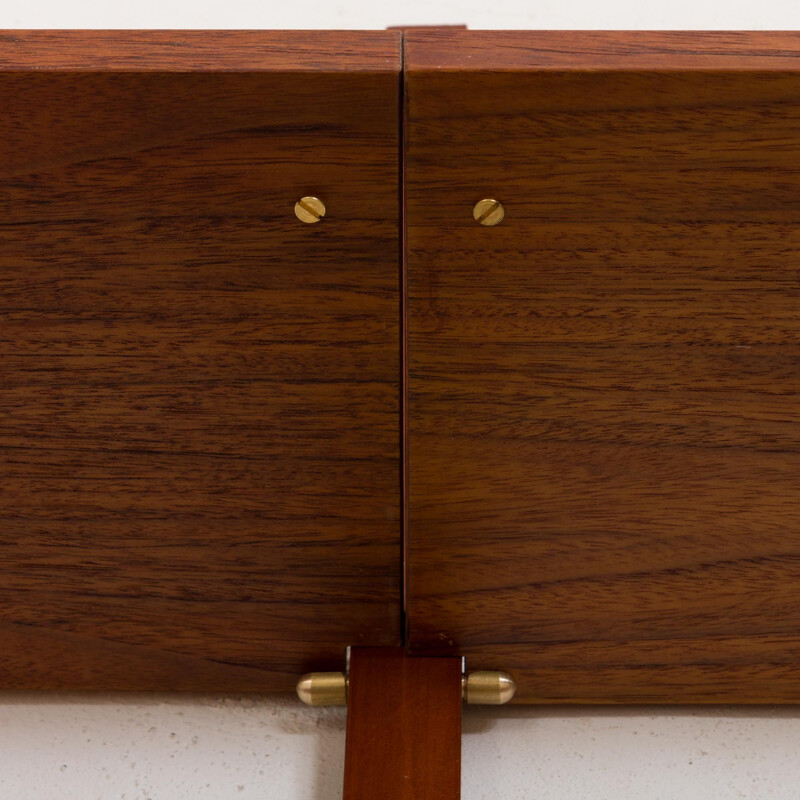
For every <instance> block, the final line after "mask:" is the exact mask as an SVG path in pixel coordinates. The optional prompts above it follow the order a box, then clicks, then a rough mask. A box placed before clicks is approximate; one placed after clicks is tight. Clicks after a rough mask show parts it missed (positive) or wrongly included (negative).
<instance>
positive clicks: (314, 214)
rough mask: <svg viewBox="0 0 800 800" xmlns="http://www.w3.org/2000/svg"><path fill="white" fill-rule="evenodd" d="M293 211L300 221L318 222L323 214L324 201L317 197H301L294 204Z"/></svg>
mask: <svg viewBox="0 0 800 800" xmlns="http://www.w3.org/2000/svg"><path fill="white" fill-rule="evenodd" d="M294 213H295V214H296V215H297V219H299V220H300V222H308V223H312V222H319V221H320V220H321V219H322V218H323V217H324V216H325V203H323V202H322V200H320V199H319V197H301V198H300V199H299V200H298V201H297V202H296V203H295V204H294Z"/></svg>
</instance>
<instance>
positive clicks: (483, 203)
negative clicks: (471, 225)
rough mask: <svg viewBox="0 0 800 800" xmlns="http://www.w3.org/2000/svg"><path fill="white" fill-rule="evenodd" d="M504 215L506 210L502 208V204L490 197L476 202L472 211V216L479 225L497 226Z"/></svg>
mask: <svg viewBox="0 0 800 800" xmlns="http://www.w3.org/2000/svg"><path fill="white" fill-rule="evenodd" d="M505 215H506V210H505V209H504V208H503V204H502V203H501V202H500V201H499V200H493V199H492V198H491V197H486V198H484V199H483V200H478V202H477V203H475V207H474V208H473V209H472V216H473V218H474V219H475V222H477V223H479V224H480V225H499V224H500V223H501V222H502V221H503V217H505Z"/></svg>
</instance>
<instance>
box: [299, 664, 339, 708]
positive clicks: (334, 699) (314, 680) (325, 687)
mask: <svg viewBox="0 0 800 800" xmlns="http://www.w3.org/2000/svg"><path fill="white" fill-rule="evenodd" d="M297 696H298V697H299V698H300V699H301V700H302V701H303V702H304V703H305V704H306V705H307V706H346V705H347V677H346V676H345V674H344V673H343V672H309V673H308V674H307V675H303V677H302V678H300V680H299V681H297Z"/></svg>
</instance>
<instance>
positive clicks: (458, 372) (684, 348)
mask: <svg viewBox="0 0 800 800" xmlns="http://www.w3.org/2000/svg"><path fill="white" fill-rule="evenodd" d="M406 42H407V46H406V68H407V108H408V112H407V113H408V118H407V123H406V136H407V141H408V143H409V144H408V154H407V169H406V192H407V208H406V219H407V237H408V244H407V247H408V315H409V319H408V328H409V333H408V336H409V340H408V370H409V386H408V404H409V419H408V426H409V464H408V469H409V559H410V561H409V585H408V593H409V635H410V646H411V648H412V650H413V651H414V652H428V653H430V652H458V653H463V654H465V655H466V656H467V663H468V666H469V667H470V668H472V669H479V668H498V669H508V670H510V671H511V672H512V673H513V674H514V676H515V677H516V679H517V680H518V683H519V687H520V689H519V692H518V695H517V700H518V701H521V702H644V701H646V702H797V701H800V666H798V663H799V662H798V647H800V594H798V591H797V587H798V580H800V506H799V505H798V503H797V498H798V488H800V482H798V475H800V369H799V368H798V364H800V147H799V146H798V145H800V71H798V70H800V63H798V52H800V38H798V37H797V35H796V34H774V35H773V34H754V35H749V34H748V35H744V34H720V35H713V36H712V35H706V34H702V35H695V34H683V35H677V34H611V33H608V34H575V33H570V34H544V33H538V34H533V33H531V34H523V33H517V34H513V35H509V34H507V33H504V32H503V33H485V34H482V33H470V32H463V31H462V32H459V31H455V32H453V31H450V32H447V31H445V32H442V31H439V32H435V31H433V32H428V31H426V32H415V33H408V34H407V35H406ZM481 197H496V198H498V199H499V200H501V201H502V202H503V203H504V205H505V209H506V218H505V221H504V222H503V223H502V224H501V225H499V226H497V227H494V228H485V227H481V226H479V225H476V224H475V223H474V222H473V220H472V217H471V208H472V205H473V204H474V203H475V202H476V201H477V200H478V199H480V198H481Z"/></svg>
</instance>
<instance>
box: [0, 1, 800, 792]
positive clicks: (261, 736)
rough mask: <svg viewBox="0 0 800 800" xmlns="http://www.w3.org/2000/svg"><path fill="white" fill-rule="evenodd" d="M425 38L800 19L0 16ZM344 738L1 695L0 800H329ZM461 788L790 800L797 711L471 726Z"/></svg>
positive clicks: (345, 10) (322, 7)
mask: <svg viewBox="0 0 800 800" xmlns="http://www.w3.org/2000/svg"><path fill="white" fill-rule="evenodd" d="M442 23H465V24H468V25H469V27H471V28H575V29H579V28H606V29H609V28H611V29H613V28H625V29H636V28H653V29H668V28H677V29H703V28H708V29H714V28H718V29H736V28H742V29H748V28H749V29H784V30H785V29H800V2H797V0H761V1H760V2H758V3H754V2H752V0H706V2H702V0H701V1H700V2H698V0H670V1H669V2H642V0H606V1H605V2H598V0H503V1H502V2H493V3H488V2H486V0H462V2H458V1H457V0H392V1H391V2H375V0H369V1H367V0H361V2H358V1H357V0H352V2H349V3H348V2H335V1H333V0H303V2H299V3H298V2H294V3H292V2H285V0H280V2H275V0H257V1H256V2H253V1H246V0H225V2H224V3H223V2H216V0H215V1H213V2H212V0H138V2H129V3H125V2H116V3H110V2H108V0H72V1H71V2H63V0H39V2H36V0H0V28H81V27H85V28H136V27H139V28H340V29H341V28H383V27H385V26H387V25H397V24H442ZM0 113H1V110H0ZM344 723H345V715H344V712H343V710H342V709H308V708H305V707H302V706H300V704H299V703H297V702H296V701H294V700H292V699H289V698H267V699H263V698H262V699H252V698H232V697H224V698H220V697H215V698H212V697H157V698H154V697H145V696H141V695H129V696H121V695H114V696H108V695H100V696H93V695H40V694H30V693H22V694H1V693H0V800H111V799H112V798H119V799H120V800H184V799H186V800H189V798H192V800H195V798H204V797H208V798H215V800H256V798H258V800H271V799H272V798H276V800H336V798H338V797H340V796H341V780H342V758H343V753H344ZM463 772H464V798H465V800H483V798H487V800H488V798H491V800H517V799H519V800H522V798H534V797H535V798H537V800H575V799H576V798H581V799H582V800H709V799H710V798H713V800H736V799H738V798H747V800H767V798H769V799H770V800H797V798H798V797H800V711H795V710H793V709H722V708H715V709H700V710H698V709H668V710H658V709H628V710H619V709H617V710H614V709H555V710H553V709H548V710H541V709H523V708H505V709H499V710H498V709H489V710H478V709H471V710H469V711H468V712H467V716H466V719H465V722H464V770H463ZM376 800H379V798H376Z"/></svg>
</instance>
